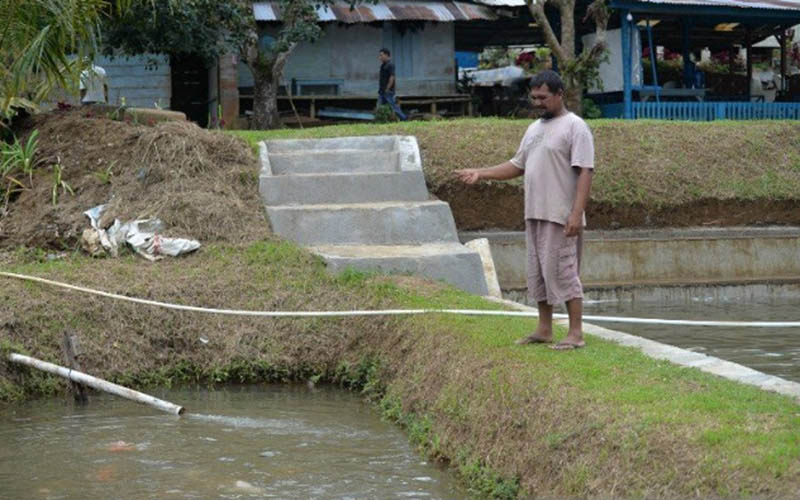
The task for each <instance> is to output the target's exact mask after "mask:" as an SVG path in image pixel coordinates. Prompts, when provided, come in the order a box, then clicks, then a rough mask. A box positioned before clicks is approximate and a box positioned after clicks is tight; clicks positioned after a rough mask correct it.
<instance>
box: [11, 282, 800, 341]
mask: <svg viewBox="0 0 800 500" xmlns="http://www.w3.org/2000/svg"><path fill="white" fill-rule="evenodd" d="M0 276H5V277H7V278H16V279H20V280H25V281H33V282H37V283H44V284H46V285H53V286H58V287H61V288H66V289H68V290H75V291H78V292H84V293H89V294H92V295H99V296H101V297H109V298H112V299H116V300H124V301H127V302H133V303H136V304H145V305H150V306H157V307H164V308H167V309H175V310H178V311H192V312H200V313H206V314H226V315H232V316H258V317H269V318H307V317H343V316H387V315H416V314H432V313H439V314H458V315H466V316H522V317H538V316H539V313H537V312H536V311H503V310H494V309H382V310H374V311H369V310H366V311H365V310H361V311H247V310H237V309H213V308H207V307H197V306H185V305H182V304H170V303H168V302H159V301H156V300H148V299H140V298H137V297H127V296H125V295H119V294H116V293H109V292H103V291H100V290H93V289H91V288H85V287H82V286H76V285H70V284H67V283H60V282H58V281H52V280H48V279H45V278H39V277H36V276H26V275H24V274H15V273H7V272H2V271H0ZM553 317H554V318H567V317H568V316H567V315H566V314H554V315H553ZM583 319H585V320H587V321H601V322H602V321H606V322H611V323H639V324H648V325H683V326H727V327H762V328H800V321H702V320H701V321H698V320H686V319H650V318H628V317H621V316H583Z"/></svg>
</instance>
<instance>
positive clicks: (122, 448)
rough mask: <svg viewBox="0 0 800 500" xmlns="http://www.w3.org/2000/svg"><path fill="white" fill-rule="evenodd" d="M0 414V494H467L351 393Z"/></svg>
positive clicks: (262, 389) (255, 393)
mask: <svg viewBox="0 0 800 500" xmlns="http://www.w3.org/2000/svg"><path fill="white" fill-rule="evenodd" d="M153 395H155V396H157V397H162V398H164V399H166V400H168V401H172V402H174V403H176V404H181V405H184V406H186V408H187V414H185V415H184V416H183V417H175V416H172V415H168V414H164V413H161V412H158V411H157V410H153V409H150V408H149V407H145V406H142V405H139V404H136V403H133V402H130V401H127V400H122V399H119V398H115V397H113V396H106V395H95V396H93V397H91V398H90V404H89V405H88V406H86V407H80V406H76V405H74V404H73V403H72V401H71V400H68V399H63V398H62V399H49V400H40V401H31V402H26V403H24V404H20V405H16V406H13V407H8V408H0V497H1V498H9V499H16V498H53V499H56V498H126V499H128V498H159V499H161V498H292V499H295V498H309V499H311V498H340V499H350V498H353V499H363V498H387V499H389V498H426V499H427V498H440V499H451V498H452V499H455V498H463V497H464V494H463V493H462V492H460V491H459V489H458V487H457V486H456V484H455V482H454V480H453V479H452V478H451V477H450V476H448V475H447V474H446V473H445V472H444V471H442V470H440V469H438V468H436V467H434V466H432V465H431V464H428V463H426V462H425V461H424V459H422V458H421V457H420V456H419V455H417V454H416V453H415V451H414V450H413V449H412V448H411V446H410V445H409V444H408V441H407V437H406V435H405V434H404V433H403V432H402V431H401V430H400V429H399V428H397V427H396V426H394V425H392V424H390V423H387V422H384V421H382V420H381V419H380V418H379V416H378V415H377V414H376V413H375V411H374V410H373V409H372V408H370V407H369V406H368V405H367V404H365V403H364V402H362V401H361V400H360V399H359V398H358V396H357V395H355V394H352V393H349V392H346V391H342V390H337V389H331V388H315V389H309V388H307V387H305V386H284V385H268V386H258V387H255V386H251V387H232V388H226V389H224V390H214V391H206V390H171V391H163V392H161V393H154V394H153Z"/></svg>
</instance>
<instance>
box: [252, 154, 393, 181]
mask: <svg viewBox="0 0 800 500" xmlns="http://www.w3.org/2000/svg"><path fill="white" fill-rule="evenodd" d="M267 162H268V165H267V169H268V173H271V174H272V175H285V174H330V173H347V172H398V171H400V161H399V155H398V152H397V151H364V150H358V149H340V150H336V151H317V150H310V151H296V152H289V153H276V152H272V151H270V152H269V155H268V158H267Z"/></svg>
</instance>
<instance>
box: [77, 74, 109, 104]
mask: <svg viewBox="0 0 800 500" xmlns="http://www.w3.org/2000/svg"><path fill="white" fill-rule="evenodd" d="M80 91H81V104H95V103H103V104H105V103H107V102H108V82H107V81H106V70H104V69H103V68H102V67H100V66H96V65H94V64H92V65H91V66H90V67H89V68H87V69H85V70H83V71H81V82H80Z"/></svg>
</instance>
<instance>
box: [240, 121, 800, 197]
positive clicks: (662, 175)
mask: <svg viewBox="0 0 800 500" xmlns="http://www.w3.org/2000/svg"><path fill="white" fill-rule="evenodd" d="M529 124H530V120H519V119H514V120H512V119H500V118H470V119H454V120H446V121H432V122H423V121H414V122H402V123H390V124H352V125H336V126H326V127H315V128H307V129H303V130H299V129H283V130H275V131H232V132H230V133H232V134H235V135H237V136H239V137H242V138H244V139H245V140H247V141H248V142H249V143H250V144H251V145H252V146H253V147H254V148H256V147H257V146H256V145H257V143H258V142H259V141H261V140H264V139H297V138H323V137H342V136H361V135H378V134H402V135H414V136H416V137H417V139H418V141H419V145H420V149H421V151H422V156H423V170H424V171H425V177H426V181H427V183H428V186H429V189H430V190H431V191H432V192H434V193H438V192H440V191H441V190H446V189H447V187H448V186H450V185H452V184H453V183H454V180H453V178H452V175H451V172H452V171H453V170H455V169H457V168H465V167H482V166H491V165H495V164H497V163H501V162H503V161H506V160H508V159H509V158H510V157H511V156H513V154H514V152H515V151H516V149H517V147H518V145H519V141H520V139H521V138H522V135H523V134H524V132H525V129H526V128H527V126H528V125H529ZM589 126H590V127H591V129H592V132H593V134H594V138H595V149H596V174H595V179H594V182H593V187H592V201H593V202H595V203H607V204H609V205H611V206H615V205H630V204H643V205H646V206H652V207H665V206H674V205H679V204H685V203H691V202H697V201H702V200H708V199H716V200H729V199H741V200H797V199H800V168H799V167H798V165H799V164H800V163H798V162H799V161H800V160H798V158H800V123H798V122H792V121H740V122H736V121H718V122H683V121H657V120H631V121H623V120H591V121H589ZM516 185H519V183H518V182H517V183H516Z"/></svg>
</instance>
